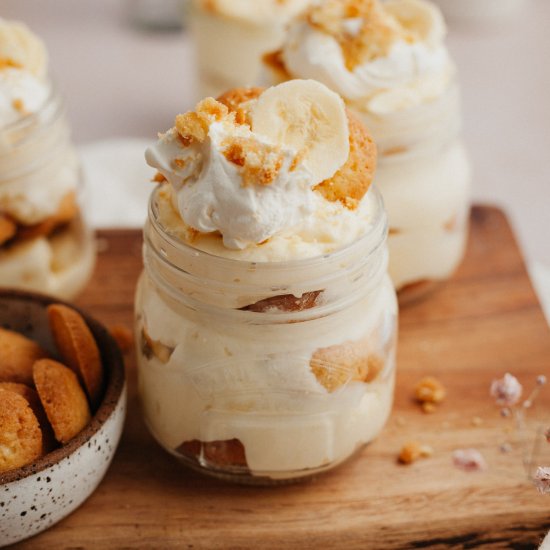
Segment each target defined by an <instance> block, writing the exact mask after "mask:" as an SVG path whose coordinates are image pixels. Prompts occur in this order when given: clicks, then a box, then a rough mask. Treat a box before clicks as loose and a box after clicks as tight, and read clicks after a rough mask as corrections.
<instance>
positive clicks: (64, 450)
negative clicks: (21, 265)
mask: <svg viewBox="0 0 550 550" xmlns="http://www.w3.org/2000/svg"><path fill="white" fill-rule="evenodd" d="M5 298H10V299H16V300H20V301H22V302H34V303H38V304H39V305H41V306H42V307H44V308H46V307H47V306H48V305H50V304H64V305H66V306H68V307H70V308H73V309H74V310H75V311H77V312H78V313H80V315H82V317H83V318H84V320H85V321H86V324H87V325H88V327H89V328H90V330H91V331H92V334H93V335H94V338H95V339H96V342H97V345H98V347H99V350H100V353H101V359H102V364H103V365H104V368H105V369H106V372H107V376H108V380H107V385H106V388H105V394H104V395H103V399H102V400H101V403H100V405H99V407H98V409H97V411H96V412H95V414H94V415H93V417H92V420H91V421H90V422H89V423H88V425H87V426H86V427H85V428H84V429H83V430H82V431H81V432H80V433H79V434H77V435H76V436H75V437H73V438H72V439H71V440H70V441H68V442H67V443H65V444H64V445H62V446H61V447H58V448H57V449H54V450H53V451H50V452H49V453H46V454H45V455H43V456H41V457H40V458H38V459H37V460H35V461H34V462H31V463H29V464H26V465H24V466H21V467H20V468H16V469H14V470H8V471H6V472H4V473H0V487H2V486H4V485H7V484H9V483H12V482H14V481H21V480H22V479H25V478H27V477H29V476H32V475H34V474H38V473H39V472H41V471H43V470H46V469H47V468H51V467H52V466H54V465H55V464H57V463H59V462H61V460H63V459H64V458H67V457H68V456H70V455H71V454H72V453H73V452H74V451H76V450H77V449H79V448H80V447H82V446H84V445H85V444H86V443H87V442H88V441H89V440H90V439H91V438H92V437H93V436H94V435H95V434H96V433H97V432H98V431H99V430H100V429H101V428H102V426H103V425H104V424H105V422H106V421H107V420H108V419H109V417H110V416H111V414H112V413H113V412H114V411H115V409H116V407H117V405H118V403H119V401H120V399H121V397H122V395H123V389H124V387H125V370H124V360H123V358H122V353H121V351H120V349H119V347H118V345H117V344H116V342H115V340H114V338H113V337H112V336H111V334H110V332H109V331H108V330H107V328H106V327H105V326H104V325H103V324H102V323H100V322H99V321H97V320H96V319H95V318H94V317H92V316H90V315H89V314H88V313H86V312H85V311H83V310H82V309H80V308H79V307H77V306H75V305H74V304H71V303H69V302H67V301H64V300H60V299H58V298H55V297H54V296H47V295H45V294H40V293H37V292H27V291H22V290H12V289H0V301H2V300H3V299H5ZM106 365H108V366H107V367H105V366H106Z"/></svg>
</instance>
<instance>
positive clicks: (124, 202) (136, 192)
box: [78, 139, 155, 228]
mask: <svg viewBox="0 0 550 550" xmlns="http://www.w3.org/2000/svg"><path fill="white" fill-rule="evenodd" d="M150 144H151V142H149V141H148V140H144V139H110V140H106V141H97V142H94V143H90V144H88V145H83V146H81V147H79V148H78V153H79V155H80V159H81V161H82V165H83V168H84V175H85V186H86V187H85V190H84V193H83V196H84V209H85V212H86V216H87V219H88V220H89V222H90V223H91V224H92V226H93V227H95V228H107V227H108V228H117V227H136V228H137V227H143V223H144V222H145V220H146V218H147V203H148V199H149V194H150V193H151V191H152V189H153V186H154V185H155V184H154V183H151V178H152V177H153V176H154V174H155V170H154V169H153V168H151V167H149V166H147V164H146V163H145V158H144V153H145V149H146V148H147V147H148V146H149V145H150Z"/></svg>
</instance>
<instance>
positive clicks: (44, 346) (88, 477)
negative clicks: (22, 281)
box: [0, 290, 126, 546]
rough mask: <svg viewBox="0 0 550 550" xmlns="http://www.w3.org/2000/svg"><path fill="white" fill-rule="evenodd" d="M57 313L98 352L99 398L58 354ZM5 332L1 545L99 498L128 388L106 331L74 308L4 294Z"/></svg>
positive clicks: (0, 393) (0, 406)
mask: <svg viewBox="0 0 550 550" xmlns="http://www.w3.org/2000/svg"><path fill="white" fill-rule="evenodd" d="M52 309H53V310H54V311H56V310H57V309H61V310H62V311H63V312H70V316H71V319H75V318H76V319H78V323H77V326H78V327H79V329H77V331H78V335H77V337H76V340H77V341H78V342H79V341H80V340H79V338H80V337H82V335H84V336H83V338H84V341H85V342H86V345H87V346H93V347H94V348H95V351H96V353H97V357H98V358H99V366H100V369H101V375H100V377H99V381H96V384H95V386H94V387H96V388H98V392H97V394H96V393H94V394H89V393H88V391H87V389H86V386H85V384H84V382H83V381H82V380H81V379H80V376H81V375H80V373H79V372H76V371H75V370H73V369H74V368H75V367H74V366H73V365H72V364H70V361H68V360H67V359H68V356H67V355H66V350H63V349H60V348H59V347H58V346H57V345H56V342H57V341H58V339H59V337H60V336H59V330H60V329H59V327H58V326H57V325H56V324H54V323H52V321H51V310H52ZM0 327H2V328H1V330H0V494H1V495H2V497H1V499H0V500H1V501H2V506H1V508H0V516H1V521H0V546H3V545H5V544H12V543H15V542H18V541H20V540H23V539H25V538H27V537H30V536H32V535H34V534H37V533H39V532H40V531H43V530H44V529H47V528H48V527H49V526H51V525H53V524H54V523H56V522H57V521H59V520H61V519H62V518H63V517H65V516H67V515H68V514H70V513H71V512H72V511H73V510H75V509H76V508H77V507H78V506H80V505H81V504H82V503H83V502H84V501H85V500H86V498H88V497H89V496H90V495H91V493H92V492H93V491H94V490H95V488H96V487H97V485H98V484H99V482H100V481H101V479H102V478H103V476H104V475H105V473H106V471H107V468H108V467H109V464H110V462H111V460H112V458H113V455H114V453H115V450H116V447H117V445H118V442H119V439H120V436H121V433H122V426H123V423H124V416H125V411H126V384H125V376H124V365H123V361H122V357H121V355H120V351H119V349H118V346H117V345H116V343H115V342H114V340H113V339H112V337H111V336H110V334H109V332H108V331H107V329H106V328H104V327H103V326H102V325H101V324H100V323H98V322H97V321H95V320H94V319H92V318H91V317H89V316H88V315H87V314H85V313H83V312H81V311H79V310H77V309H76V308H73V307H72V306H70V305H69V304H63V303H57V302H55V301H54V298H49V297H45V296H41V295H38V294H31V293H26V292H23V291H8V290H5V291H0ZM89 338H90V339H91V340H90V339H89ZM78 346H79V344H78V345H77V347H78ZM4 349H6V350H8V351H9V353H7V354H4V353H3V350H4ZM87 351H89V349H88V348H87ZM92 395H93V397H92ZM96 399H97V401H96Z"/></svg>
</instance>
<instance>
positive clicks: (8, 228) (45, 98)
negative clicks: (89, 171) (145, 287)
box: [0, 19, 95, 298]
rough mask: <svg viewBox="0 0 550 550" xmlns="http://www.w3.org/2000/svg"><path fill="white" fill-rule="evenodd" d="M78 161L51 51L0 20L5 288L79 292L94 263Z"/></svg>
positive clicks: (0, 240)
mask: <svg viewBox="0 0 550 550" xmlns="http://www.w3.org/2000/svg"><path fill="white" fill-rule="evenodd" d="M81 183H82V174H81V170H80V165H79V163H78V159H77V157H76V154H75V151H74V148H73V146H72V144H71V141H70V135H69V128H68V125H67V122H66V119H65V112H64V107H63V102H62V99H61V97H60V95H59V93H58V91H57V90H56V89H55V87H54V86H53V84H52V82H51V80H50V79H49V77H48V62H47V54H46V49H45V47H44V45H43V43H42V42H41V40H40V39H39V38H38V37H36V36H35V35H34V34H32V33H31V32H30V31H29V29H27V27H25V26H24V25H22V24H20V23H15V22H10V21H4V20H1V19H0V285H2V286H10V287H17V288H24V289H27V290H37V291H41V292H45V293H49V294H54V295H57V296H60V297H63V298H72V297H74V296H75V295H76V294H77V293H78V292H79V291H80V290H81V289H82V287H83V286H84V285H85V283H86V282H87V280H88V278H89V277H90V274H91V271H92V269H93V265H94V258H95V251H94V246H93V239H92V236H91V233H90V231H89V230H88V228H87V226H86V224H85V223H84V220H83V218H82V214H81V211H80V207H79V205H78V196H79V192H80V186H81Z"/></svg>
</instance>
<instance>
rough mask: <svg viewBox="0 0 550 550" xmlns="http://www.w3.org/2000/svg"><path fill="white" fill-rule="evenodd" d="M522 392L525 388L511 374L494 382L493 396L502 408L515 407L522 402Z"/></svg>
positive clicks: (492, 385)
mask: <svg viewBox="0 0 550 550" xmlns="http://www.w3.org/2000/svg"><path fill="white" fill-rule="evenodd" d="M522 391H523V388H522V386H521V384H520V383H519V381H518V379H517V378H516V377H515V376H512V375H511V374H509V373H506V374H505V375H504V377H503V378H500V379H499V380H493V382H492V384H491V396H492V397H494V398H495V399H496V402H497V405H500V406H501V407H512V406H513V405H515V404H516V403H517V402H518V401H519V400H520V398H521V392H522Z"/></svg>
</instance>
